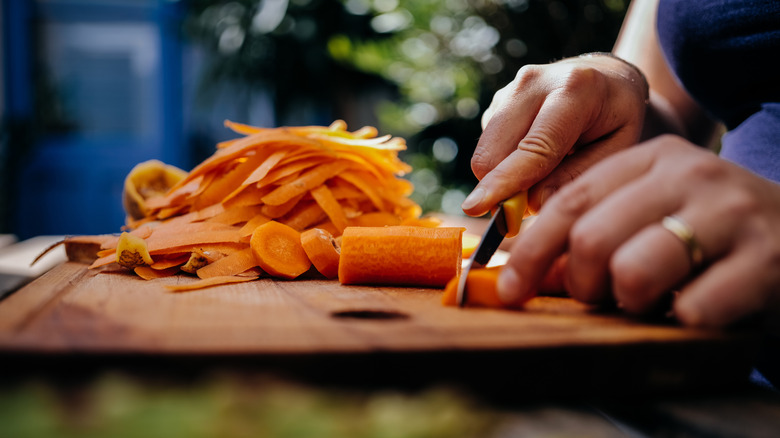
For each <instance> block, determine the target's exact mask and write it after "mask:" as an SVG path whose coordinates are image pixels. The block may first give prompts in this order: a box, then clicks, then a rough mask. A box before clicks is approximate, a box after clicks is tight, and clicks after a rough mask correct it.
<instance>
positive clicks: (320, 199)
mask: <svg viewBox="0 0 780 438" xmlns="http://www.w3.org/2000/svg"><path fill="white" fill-rule="evenodd" d="M309 193H311V195H312V197H314V201H315V202H317V205H319V206H320V208H322V211H324V212H325V214H326V215H328V218H330V220H331V222H333V225H335V226H336V228H338V230H339V234H341V233H343V232H344V228H346V227H347V225H348V224H347V215H346V214H344V210H343V209H342V208H341V205H339V201H337V200H336V198H335V197H334V196H333V193H331V191H330V189H328V187H327V186H326V185H325V184H323V185H321V186H318V187H315V188H313V189H311V191H310V192H309Z"/></svg>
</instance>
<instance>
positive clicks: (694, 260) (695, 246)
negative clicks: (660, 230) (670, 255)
mask: <svg viewBox="0 0 780 438" xmlns="http://www.w3.org/2000/svg"><path fill="white" fill-rule="evenodd" d="M661 226H662V227H664V228H666V229H667V230H668V231H669V232H671V233H672V234H674V236H675V237H677V238H678V239H680V242H682V243H683V245H685V249H686V250H687V251H688V257H690V259H691V264H692V265H693V267H694V268H695V267H697V266H699V265H700V264H701V262H702V259H703V258H704V255H703V254H702V252H701V247H700V246H699V242H698V241H696V236H695V235H694V233H693V228H692V227H691V226H690V225H689V224H688V222H685V221H684V220H683V219H682V218H681V217H680V216H676V215H671V216H666V217H664V219H663V220H662V221H661Z"/></svg>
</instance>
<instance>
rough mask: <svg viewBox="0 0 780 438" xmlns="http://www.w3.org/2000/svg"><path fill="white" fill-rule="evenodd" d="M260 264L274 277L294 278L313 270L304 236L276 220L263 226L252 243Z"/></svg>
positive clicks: (258, 229) (257, 231) (256, 231)
mask: <svg viewBox="0 0 780 438" xmlns="http://www.w3.org/2000/svg"><path fill="white" fill-rule="evenodd" d="M249 244H250V246H251V248H252V253H253V254H254V255H255V259H256V261H257V264H258V265H259V266H260V267H261V268H263V270H264V271H265V272H267V273H269V274H270V275H272V276H274V277H280V278H287V279H293V278H296V277H298V276H299V275H301V274H303V273H304V272H306V271H308V270H309V268H310V267H311V262H310V261H309V257H307V256H306V252H305V251H304V250H303V246H302V245H301V233H299V232H298V231H296V230H295V229H293V228H291V227H289V226H287V225H284V224H282V223H279V222H276V221H270V222H266V223H264V224H263V225H260V226H259V227H257V228H256V229H255V231H254V232H253V233H252V238H251V240H250V241H249Z"/></svg>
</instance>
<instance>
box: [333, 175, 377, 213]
mask: <svg viewBox="0 0 780 438" xmlns="http://www.w3.org/2000/svg"><path fill="white" fill-rule="evenodd" d="M338 177H339V178H341V179H343V180H344V181H346V182H348V183H350V184H352V185H353V186H355V187H356V188H357V189H358V190H360V191H361V192H363V194H365V195H366V196H367V197H368V199H370V200H371V202H372V203H373V204H374V207H376V208H377V210H384V208H385V204H384V202H382V198H381V197H380V196H379V194H378V193H377V192H376V190H374V188H373V187H371V184H369V183H366V182H365V176H361V175H359V174H357V173H352V172H343V173H340V174H339V176H338Z"/></svg>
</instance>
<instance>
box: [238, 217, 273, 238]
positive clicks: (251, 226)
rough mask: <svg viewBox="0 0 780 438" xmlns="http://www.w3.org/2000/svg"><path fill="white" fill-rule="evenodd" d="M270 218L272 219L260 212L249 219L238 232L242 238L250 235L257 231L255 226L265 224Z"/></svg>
mask: <svg viewBox="0 0 780 438" xmlns="http://www.w3.org/2000/svg"><path fill="white" fill-rule="evenodd" d="M270 220H271V219H270V218H269V217H266V216H264V215H262V214H258V215H257V216H255V217H253V218H252V219H249V221H248V222H247V223H245V224H244V226H243V227H241V229H240V230H238V234H239V235H240V236H241V238H242V239H243V238H245V237H250V236H251V235H252V233H253V232H254V231H255V228H257V227H259V226H260V225H263V224H264V223H266V222H268V221H270Z"/></svg>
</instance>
